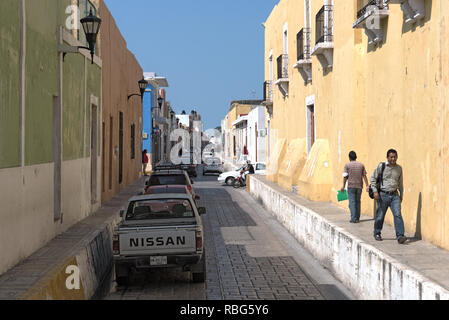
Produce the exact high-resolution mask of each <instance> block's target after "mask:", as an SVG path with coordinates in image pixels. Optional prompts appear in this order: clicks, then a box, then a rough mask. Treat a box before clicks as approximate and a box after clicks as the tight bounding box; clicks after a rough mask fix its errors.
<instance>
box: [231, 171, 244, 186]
mask: <svg viewBox="0 0 449 320" xmlns="http://www.w3.org/2000/svg"><path fill="white" fill-rule="evenodd" d="M233 186H234V188H236V189H238V188H240V187H244V186H246V182H245V180H244V179H243V171H240V175H239V176H238V177H237V178H235V180H234V184H233Z"/></svg>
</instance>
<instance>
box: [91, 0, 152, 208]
mask: <svg viewBox="0 0 449 320" xmlns="http://www.w3.org/2000/svg"><path fill="white" fill-rule="evenodd" d="M100 13H101V18H102V20H103V22H102V30H101V34H100V39H101V46H102V50H101V58H102V61H103V84H102V89H103V101H104V103H103V112H102V121H103V123H102V124H101V126H100V127H102V126H104V132H105V135H104V139H103V141H102V142H101V144H100V146H101V148H102V150H104V153H103V158H102V160H101V161H102V164H103V169H102V179H101V181H102V182H103V189H102V193H101V195H102V196H101V201H102V202H105V201H107V200H109V199H110V198H112V197H113V196H114V195H115V194H116V193H118V192H119V191H120V190H121V189H123V188H124V187H126V186H127V185H129V184H130V183H132V182H133V181H135V180H136V179H137V178H138V177H139V176H140V171H141V169H142V162H141V158H142V149H141V148H142V140H141V133H142V103H141V99H140V97H138V96H133V97H131V98H130V99H129V100H128V95H131V94H135V93H140V91H139V86H138V81H139V80H141V79H142V77H143V70H142V68H141V66H140V65H139V63H138V61H137V60H136V58H135V56H134V55H133V53H132V52H130V51H129V50H128V49H127V46H126V41H125V40H124V38H123V36H122V34H121V33H120V30H119V29H118V27H117V25H116V23H115V20H114V18H113V17H112V15H111V13H110V12H109V10H108V8H107V7H106V5H105V4H104V2H103V1H100ZM120 112H122V113H123V179H122V183H119V153H118V152H116V150H118V148H119V113H120ZM111 117H112V119H113V125H112V150H111V148H110V128H111V126H110V118H111ZM132 124H134V125H135V142H134V143H135V158H134V159H131V125H132ZM103 143H104V146H103ZM111 155H112V158H111V159H112V161H110V156H111Z"/></svg>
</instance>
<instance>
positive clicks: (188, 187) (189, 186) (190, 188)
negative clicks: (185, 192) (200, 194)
mask: <svg viewBox="0 0 449 320" xmlns="http://www.w3.org/2000/svg"><path fill="white" fill-rule="evenodd" d="M187 189H189V191H190V192H192V191H193V189H192V186H191V185H190V184H189V185H188V186H187Z"/></svg>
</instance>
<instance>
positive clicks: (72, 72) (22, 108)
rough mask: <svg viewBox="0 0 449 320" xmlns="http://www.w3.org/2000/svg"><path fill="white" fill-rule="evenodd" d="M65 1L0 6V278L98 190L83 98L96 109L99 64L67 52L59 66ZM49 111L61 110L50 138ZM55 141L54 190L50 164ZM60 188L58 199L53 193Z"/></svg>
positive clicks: (78, 215) (87, 209)
mask: <svg viewBox="0 0 449 320" xmlns="http://www.w3.org/2000/svg"><path fill="white" fill-rule="evenodd" d="M71 3H72V2H71V0H42V1H25V0H20V1H12V0H6V1H1V2H0V16H1V18H2V20H1V22H0V37H1V39H0V40H1V41H0V53H1V56H2V61H1V62H0V70H1V73H0V92H1V94H0V101H1V103H0V115H1V116H0V154H1V156H0V201H1V203H2V206H1V208H0V220H1V221H2V223H1V224H0V252H1V253H2V259H0V274H2V273H4V272H5V271H7V270H8V269H9V268H10V267H12V266H14V265H15V264H17V263H18V262H20V261H21V260H22V259H24V258H26V257H27V256H29V255H30V254H32V253H33V252H34V251H36V250H37V249H39V248H41V247H42V246H43V245H45V244H46V243H47V242H48V241H50V240H51V239H52V238H54V237H55V236H57V235H58V234H60V233H61V232H63V231H65V230H66V229H68V228H69V227H70V226H71V225H73V224H74V223H76V222H78V221H80V220H81V219H82V218H84V217H86V216H88V215H89V214H90V213H91V212H93V211H94V210H95V209H96V208H98V206H99V203H98V202H97V203H95V201H94V203H93V201H92V200H93V198H92V194H94V193H96V194H99V191H100V189H99V184H98V186H97V187H96V188H95V189H94V190H91V172H95V171H96V172H99V171H100V170H99V169H100V167H99V162H98V163H97V167H96V170H91V169H92V168H91V158H90V154H89V150H90V138H89V137H90V131H91V123H90V116H91V114H90V102H91V100H90V99H88V98H87V97H91V96H92V97H96V101H97V104H98V110H101V86H100V83H101V61H100V60H99V59H98V57H96V63H95V64H93V65H91V64H90V60H89V61H88V60H87V58H86V56H85V55H83V54H81V53H79V54H73V53H71V54H68V55H67V56H66V59H65V62H63V63H62V55H61V54H59V53H58V50H57V48H58V44H59V40H60V36H61V34H60V26H65V22H66V19H67V18H68V15H67V14H66V13H65V11H66V8H67V6H69V5H70V4H71ZM42 17H45V19H43V18H42ZM63 34H64V36H63V38H64V39H65V41H66V43H65V44H66V45H69V44H71V45H73V44H75V43H76V41H75V38H74V37H73V31H72V30H66V31H65V32H64V33H63ZM61 37H62V36H61ZM67 41H68V43H67ZM60 58H61V64H60V62H59V59H60ZM60 65H61V69H60ZM60 74H61V76H60ZM61 98H62V99H61ZM54 110H60V114H61V118H60V120H59V121H60V122H61V134H55V133H56V131H55V126H54V123H55V122H57V118H54ZM99 135H100V134H99V133H98V136H99ZM58 139H59V141H60V142H59V143H60V144H61V155H60V156H61V159H62V163H61V169H60V170H61V171H60V172H61V185H60V187H58V185H59V184H57V183H56V184H55V170H56V171H57V172H58V171H59V169H57V168H56V166H55V162H54V159H55V155H54V151H55V150H57V149H55V146H56V145H57V144H58ZM96 156H97V157H98V156H99V154H98V155H96ZM97 179H98V176H97ZM59 188H60V190H61V196H60V198H59V197H57V195H56V194H55V192H54V191H55V190H57V189H59ZM58 198H59V199H60V204H61V211H60V212H58V213H60V217H57V216H55V208H57V207H56V206H55V204H56V203H57V202H58V201H56V200H57V199H58Z"/></svg>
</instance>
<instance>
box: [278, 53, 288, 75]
mask: <svg viewBox="0 0 449 320" xmlns="http://www.w3.org/2000/svg"><path fill="white" fill-rule="evenodd" d="M277 70H278V79H288V54H281V55H280V56H279V57H278V58H277Z"/></svg>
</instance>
